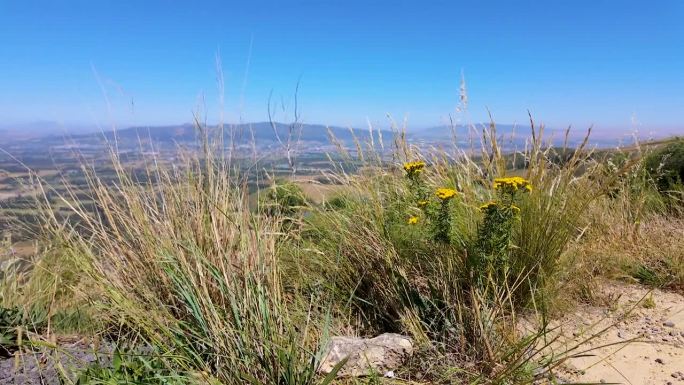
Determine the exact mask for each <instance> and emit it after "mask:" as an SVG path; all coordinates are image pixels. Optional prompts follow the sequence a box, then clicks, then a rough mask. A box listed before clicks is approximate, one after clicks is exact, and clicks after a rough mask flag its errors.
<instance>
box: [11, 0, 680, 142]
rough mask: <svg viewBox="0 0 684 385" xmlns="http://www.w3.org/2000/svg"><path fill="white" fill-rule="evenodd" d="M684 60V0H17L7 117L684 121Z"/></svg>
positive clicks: (599, 126)
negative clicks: (462, 100) (296, 115)
mask: <svg viewBox="0 0 684 385" xmlns="http://www.w3.org/2000/svg"><path fill="white" fill-rule="evenodd" d="M683 70H684V2H682V1H678V0H671V1H666V0H665V1H649V2H646V1H628V0H623V1H603V0H591V1H584V0H578V1H551V0H547V1H511V0H502V1H493V0H490V1H486V0H479V1H401V0H395V1H374V0H360V1H357V0H347V1H325V0H321V1H271V2H268V1H259V0H255V1H247V0H241V1H215V2H211V1H192V2H190V1H186V2H181V1H139V0H138V1H127V0H117V1H105V0H102V1H76V0H75V1H66V0H62V1H54V0H51V1H32V0H24V1H11V0H0V124H23V123H30V122H36V121H54V122H60V123H62V124H67V125H68V124H73V125H85V126H91V125H105V126H107V125H110V124H116V125H119V126H128V125H161V124H178V123H183V122H190V121H192V119H193V114H198V116H201V117H202V119H206V120H207V121H209V122H217V121H219V120H223V121H225V122H238V121H243V122H251V121H263V120H266V119H267V118H268V110H269V101H270V103H271V110H272V111H273V114H274V118H275V119H276V120H283V121H287V120H291V119H293V115H294V110H295V101H296V105H297V110H298V111H299V115H300V119H301V120H302V121H304V122H306V123H321V124H328V125H341V126H357V127H358V126H365V125H366V124H367V122H371V123H372V124H374V125H379V126H382V125H386V124H387V122H388V118H387V116H388V115H390V116H391V117H392V118H393V119H394V120H395V121H397V122H399V123H400V124H401V123H402V122H407V124H408V126H409V127H413V128H421V127H428V126H434V125H439V124H443V123H445V122H446V121H448V119H449V118H450V116H451V117H452V118H453V119H455V120H456V121H463V122H480V121H484V120H487V119H488V114H489V113H491V115H492V116H493V118H494V119H495V120H496V121H497V122H499V123H524V122H525V121H526V120H527V113H528V110H529V111H530V112H531V113H532V114H533V116H534V117H535V120H537V121H538V122H543V123H545V124H547V125H548V126H551V127H557V128H562V127H566V126H573V127H578V128H582V129H583V128H586V127H588V126H589V125H593V126H594V127H595V129H596V130H597V131H598V132H601V131H602V130H603V131H610V130H623V131H624V130H635V129H636V130H641V131H648V130H667V131H668V132H674V133H684V124H683V123H682V122H683V119H682V118H683V117H684V93H683V91H684V71H683ZM221 79H222V81H221ZM462 79H465V84H466V90H467V105H465V107H466V108H465V109H463V108H461V109H458V108H457V107H458V106H459V105H461V107H463V105H462V103H460V95H461V91H460V85H461V81H462ZM221 84H222V85H221ZM295 95H296V97H295Z"/></svg>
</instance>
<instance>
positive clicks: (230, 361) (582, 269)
mask: <svg viewBox="0 0 684 385" xmlns="http://www.w3.org/2000/svg"><path fill="white" fill-rule="evenodd" d="M485 138H486V139H487V140H486V141H485V143H489V146H488V147H487V146H483V148H482V152H481V153H479V154H472V153H466V152H457V153H445V152H429V151H421V150H420V149H418V148H417V147H413V146H411V145H409V144H408V143H406V142H404V141H403V140H401V135H398V136H397V140H396V141H395V148H394V149H393V151H392V153H391V154H388V153H387V151H383V150H382V149H378V148H376V146H377V145H378V144H377V143H359V144H358V146H357V151H356V152H355V155H353V156H352V155H350V153H348V152H346V151H344V150H343V149H341V153H342V154H344V155H346V156H347V157H348V158H347V159H348V161H349V162H353V163H354V164H355V165H358V164H363V167H361V168H360V169H359V172H357V173H354V174H349V173H346V172H344V168H340V169H339V172H338V173H334V174H332V175H327V177H328V179H329V180H330V181H331V183H336V184H340V185H341V186H342V188H341V189H340V192H339V193H336V195H334V196H331V197H328V198H327V199H326V200H325V201H324V202H322V203H321V204H314V203H312V202H311V201H310V200H308V199H306V196H305V195H304V194H303V192H302V191H301V189H299V188H298V187H297V186H296V185H294V184H292V183H289V182H287V183H280V182H279V183H274V184H273V186H272V187H271V188H269V189H266V190H264V191H262V193H261V194H260V197H259V199H257V202H256V206H257V207H251V205H250V199H249V189H248V188H247V183H246V181H245V178H244V175H245V174H244V173H243V170H241V169H240V167H238V166H236V165H235V164H234V163H232V162H231V161H230V159H226V158H224V155H223V154H222V152H221V150H220V148H222V144H221V143H217V144H216V145H215V146H214V144H212V143H211V141H210V140H208V139H207V140H205V142H204V144H203V147H202V148H203V150H202V151H200V152H199V153H197V154H189V155H186V157H185V158H184V163H183V164H182V165H178V167H175V168H165V167H150V168H149V169H148V177H147V179H143V180H142V181H141V179H140V178H134V177H132V176H131V175H130V174H129V173H128V172H127V170H126V167H125V165H124V164H123V163H122V162H121V161H120V160H119V158H118V154H117V153H116V152H114V151H112V153H111V158H112V163H113V167H114V170H115V171H116V175H117V180H116V183H115V184H114V185H112V184H106V183H103V181H101V180H100V179H99V178H98V175H97V173H94V172H87V174H86V176H87V181H88V185H89V194H88V197H89V200H88V201H87V202H81V200H79V199H78V197H77V195H76V194H78V193H79V192H77V191H72V190H69V189H67V190H66V191H65V192H60V193H58V194H59V196H60V198H61V199H62V201H63V202H68V208H69V210H70V212H71V213H70V214H71V215H72V216H75V217H76V218H78V221H72V222H66V221H63V220H60V219H59V217H57V216H55V215H54V214H53V209H52V207H51V206H50V205H49V204H45V203H46V202H50V200H40V201H39V202H42V203H43V207H42V208H41V212H42V213H43V215H42V217H43V218H42V228H43V231H44V233H43V236H44V238H45V239H46V240H47V241H48V242H49V245H50V247H49V248H48V250H47V251H46V252H45V254H44V257H43V259H42V260H40V261H39V262H38V263H37V264H36V265H35V267H34V269H33V270H32V273H22V274H19V273H17V274H14V275H12V274H10V275H8V276H7V277H6V279H5V281H4V283H3V284H4V285H5V286H6V288H5V291H4V292H3V293H5V294H4V295H3V297H2V302H3V306H8V307H24V308H26V309H28V308H35V307H40V308H43V309H45V311H46V314H48V315H49V316H48V318H49V322H51V323H53V324H54V325H55V326H54V327H56V328H57V329H59V328H63V329H69V330H78V331H80V332H82V333H85V332H87V333H92V334H99V335H101V336H103V337H104V338H108V339H111V340H114V341H115V342H116V343H117V344H118V345H119V347H120V350H118V351H117V353H116V355H117V359H116V364H115V365H114V366H113V367H111V368H103V367H91V368H89V369H87V370H86V371H85V372H84V373H83V374H82V375H81V376H80V378H79V380H78V381H79V382H78V383H79V384H87V383H109V382H111V381H115V382H116V381H119V382H121V381H124V382H126V381H127V382H131V383H155V384H156V383H212V384H219V383H220V384H244V383H252V384H278V385H281V384H283V385H284V384H291V385H295V384H297V385H299V384H301V385H306V384H326V383H330V382H333V381H337V380H335V379H334V377H335V375H334V374H335V373H334V372H333V373H332V374H331V375H329V376H326V377H323V376H320V375H318V374H316V369H317V366H318V364H319V363H320V359H321V351H322V348H323V346H324V344H325V342H326V339H327V337H328V336H330V335H331V334H360V335H375V334H378V333H382V332H399V333H403V334H408V335H410V336H411V337H413V338H414V340H415V341H416V342H417V344H418V345H419V348H420V352H419V353H418V354H416V355H415V356H414V359H413V360H412V361H411V362H409V363H408V366H407V367H406V368H405V369H403V371H402V372H400V373H398V374H397V375H398V377H399V378H402V379H407V380H419V381H422V382H423V383H464V382H465V383H501V384H508V383H524V382H531V381H532V380H534V379H535V378H538V377H539V376H541V375H544V374H548V373H550V372H552V371H553V369H554V368H555V367H556V366H557V365H559V364H560V363H561V362H562V360H563V359H565V358H567V357H568V356H569V355H572V354H574V353H575V352H574V351H572V350H570V351H568V352H566V353H565V354H564V355H561V356H558V355H557V356H546V355H545V354H546V352H545V350H544V348H545V346H547V345H548V344H549V341H548V340H547V338H546V335H547V333H548V330H547V328H546V325H547V322H546V320H547V319H548V317H549V316H551V315H552V314H553V313H554V312H557V311H560V310H562V308H563V306H565V305H567V303H568V302H570V301H578V300H592V299H593V295H592V294H593V291H592V285H593V284H594V283H595V282H596V280H600V279H605V277H611V278H615V277H621V278H625V277H631V279H636V280H639V281H641V282H644V283H647V284H652V285H657V286H666V287H671V288H676V289H680V290H682V289H683V288H684V254H683V253H682V250H684V248H682V246H684V245H683V244H682V242H684V241H682V240H684V237H683V236H682V234H681V231H682V230H681V229H682V228H684V218H683V217H682V216H681V204H680V202H681V200H678V199H677V198H676V193H675V192H674V190H676V188H675V187H672V186H673V184H672V183H675V184H676V183H677V182H681V176H680V177H679V178H680V179H677V178H675V176H674V175H675V174H674V173H675V171H672V170H680V171H681V167H682V162H683V161H684V160H683V159H682V158H681V149H682V147H681V142H674V144H672V145H671V146H672V147H669V146H668V147H665V148H664V149H662V150H661V149H656V150H655V151H653V153H652V154H651V155H649V156H648V157H647V158H646V159H647V160H646V161H642V159H643V156H644V152H645V151H648V150H641V149H636V150H634V151H632V152H630V153H628V154H625V155H623V156H617V155H616V154H615V153H611V154H608V155H606V154H603V155H601V154H597V153H594V152H592V151H591V149H589V148H587V147H586V143H587V141H586V140H585V142H584V144H583V145H582V146H580V147H579V148H576V149H567V148H566V149H560V150H559V149H557V148H554V147H549V146H546V145H545V143H544V141H543V138H542V132H541V130H535V129H534V128H533V133H532V137H531V138H530V140H529V146H528V147H527V149H526V150H525V151H522V152H516V153H515V154H513V155H511V154H504V153H503V151H502V149H501V148H499V147H498V145H497V134H496V131H495V125H492V127H491V128H489V129H487V130H485ZM673 154H674V155H673ZM677 154H679V155H677ZM511 156H512V157H513V159H512V160H513V161H511ZM521 159H522V161H521ZM653 159H660V160H658V161H655V160H653ZM677 162H679V163H677ZM656 163H657V164H658V166H654V165H655V164H656ZM516 165H517V166H518V167H517V168H516V167H513V166H516ZM331 166H333V167H334V166H337V167H342V165H340V164H339V163H338V162H334V163H333V164H332V165H331ZM677 167H679V169H678V168H677ZM663 178H664V179H663ZM663 181H667V183H668V184H667V186H666V187H663V186H664V185H663V183H664V182H663ZM35 183H36V185H37V186H38V187H40V189H41V190H40V191H43V194H44V196H45V195H46V194H55V192H54V191H52V192H50V191H51V190H50V186H49V185H45V184H43V183H41V180H40V179H36V180H35ZM664 191H667V193H664ZM92 202H94V203H95V206H96V210H92V209H90V207H89V206H88V207H86V205H91V203H92ZM663 240H667V242H663ZM663 246H665V247H663ZM49 266H52V267H49ZM57 266H59V268H57ZM8 285H14V286H11V288H12V290H9V289H7V287H10V286H8ZM10 293H11V294H10ZM74 309H78V313H77V314H78V315H77V316H75V315H73V314H74V311H75V310H74ZM3 314H4V313H3ZM8 314H10V313H8ZM11 314H14V313H11ZM58 314H59V315H61V316H60V317H58V316H57V315H58ZM65 315H66V316H65ZM522 315H524V316H526V317H533V318H537V320H538V325H539V330H538V332H537V333H532V334H523V333H522V332H521V331H520V329H519V328H518V327H517V320H518V317H520V316H522ZM9 318H11V320H14V316H12V317H9ZM9 318H8V319H9ZM6 330H8V329H6V327H5V326H4V325H2V329H0V333H7V332H6ZM10 337H13V335H11V334H10ZM36 338H37V337H36ZM126 347H128V348H126ZM140 348H144V349H143V350H144V351H146V352H148V354H147V355H146V356H145V357H143V358H136V357H139V354H137V353H135V352H137V351H139V350H136V349H140ZM126 349H128V350H126ZM150 357H152V358H150ZM108 381H109V382H108ZM372 381H380V379H379V378H373V379H372Z"/></svg>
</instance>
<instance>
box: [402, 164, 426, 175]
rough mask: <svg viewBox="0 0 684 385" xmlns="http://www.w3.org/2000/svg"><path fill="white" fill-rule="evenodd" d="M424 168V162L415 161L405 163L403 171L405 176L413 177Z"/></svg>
mask: <svg viewBox="0 0 684 385" xmlns="http://www.w3.org/2000/svg"><path fill="white" fill-rule="evenodd" d="M424 168H425V162H422V161H420V160H419V161H417V162H407V163H404V171H406V173H407V174H409V175H413V174H417V173H419V172H421V171H423V169H424Z"/></svg>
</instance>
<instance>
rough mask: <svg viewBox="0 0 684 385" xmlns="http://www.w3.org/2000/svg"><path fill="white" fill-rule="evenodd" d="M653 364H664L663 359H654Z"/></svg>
mask: <svg viewBox="0 0 684 385" xmlns="http://www.w3.org/2000/svg"><path fill="white" fill-rule="evenodd" d="M655 362H657V363H659V364H665V362H663V359H662V358H656V359H655Z"/></svg>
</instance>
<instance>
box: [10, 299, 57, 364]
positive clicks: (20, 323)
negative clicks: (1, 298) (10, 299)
mask: <svg viewBox="0 0 684 385" xmlns="http://www.w3.org/2000/svg"><path fill="white" fill-rule="evenodd" d="M46 320H47V315H46V314H45V313H44V312H42V311H39V310H31V311H28V312H25V311H24V310H22V309H20V308H17V307H13V308H5V307H0V357H8V356H10V355H12V353H14V352H15V351H16V350H18V349H19V347H20V345H21V338H22V333H25V332H26V331H31V332H38V331H40V330H42V329H43V328H44V327H45V324H46Z"/></svg>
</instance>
